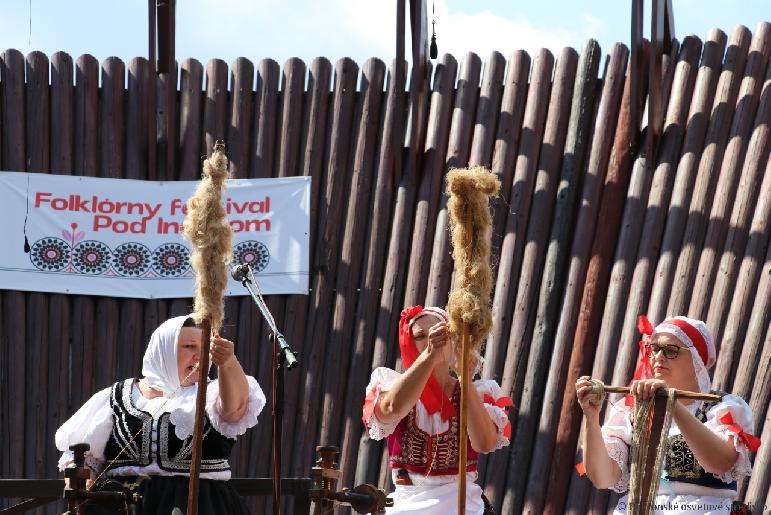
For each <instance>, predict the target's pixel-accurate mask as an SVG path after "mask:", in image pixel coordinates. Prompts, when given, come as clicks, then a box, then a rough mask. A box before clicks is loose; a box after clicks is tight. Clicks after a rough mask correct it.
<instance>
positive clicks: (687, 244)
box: [666, 25, 751, 314]
mask: <svg viewBox="0 0 771 515" xmlns="http://www.w3.org/2000/svg"><path fill="white" fill-rule="evenodd" d="M750 37H751V34H750V31H749V30H747V28H746V27H744V26H741V25H740V26H737V27H736V28H735V29H734V31H733V32H732V33H731V37H730V39H729V40H728V48H726V52H725V58H724V60H723V69H722V71H721V72H720V78H719V79H718V83H717V90H716V91H715V100H714V102H713V103H712V112H711V115H710V120H709V128H708V129H707V137H706V143H705V145H704V150H703V151H702V153H701V158H700V159H699V168H698V171H697V172H696V180H695V181H694V188H693V191H692V193H691V203H690V206H689V208H688V212H689V213H690V214H689V216H688V222H687V223H686V226H685V233H684V235H683V244H682V246H681V248H680V255H679V256H678V258H677V267H676V268H675V275H674V279H673V284H672V291H671V294H670V296H669V304H668V305H667V310H666V313H668V314H673V313H684V312H685V311H686V309H688V302H689V300H690V296H691V294H692V290H691V287H692V284H693V275H694V273H695V266H696V263H697V262H698V256H699V253H700V252H701V245H702V243H703V241H704V235H705V233H706V230H707V222H708V220H707V219H706V218H705V215H706V212H707V211H708V210H709V208H710V205H711V202H712V198H713V195H714V191H715V186H716V184H717V175H718V173H717V169H718V167H719V166H720V163H721V161H722V159H723V152H724V150H725V145H726V141H727V139H728V130H729V128H730V126H731V124H730V120H731V117H732V115H733V111H734V106H735V104H736V97H737V95H738V94H739V83H740V81H741V73H742V72H743V71H744V63H745V61H746V59H747V51H748V49H749V46H750Z"/></svg>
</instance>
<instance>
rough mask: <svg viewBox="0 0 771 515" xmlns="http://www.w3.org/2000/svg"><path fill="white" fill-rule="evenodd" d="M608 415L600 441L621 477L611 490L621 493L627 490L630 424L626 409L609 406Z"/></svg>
mask: <svg viewBox="0 0 771 515" xmlns="http://www.w3.org/2000/svg"><path fill="white" fill-rule="evenodd" d="M609 406H610V407H609V409H610V410H611V411H610V414H609V416H608V419H607V421H606V422H605V424H603V425H602V439H603V440H604V441H605V448H606V449H607V450H608V456H610V458H611V459H612V460H613V461H615V462H616V463H617V464H618V468H620V469H621V476H620V477H619V478H618V481H616V484H614V485H613V486H611V487H610V489H611V490H613V491H615V492H618V493H623V492H626V491H627V490H628V489H629V467H630V465H629V447H630V446H631V445H632V422H631V419H630V418H629V415H628V414H629V411H628V410H627V409H626V408H618V407H616V406H614V405H612V404H611V405H609Z"/></svg>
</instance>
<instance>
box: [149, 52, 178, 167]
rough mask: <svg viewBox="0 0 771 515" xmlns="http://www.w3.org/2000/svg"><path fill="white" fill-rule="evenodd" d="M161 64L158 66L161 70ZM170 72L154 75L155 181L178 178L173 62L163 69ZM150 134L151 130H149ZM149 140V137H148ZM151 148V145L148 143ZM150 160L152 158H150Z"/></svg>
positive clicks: (174, 72) (175, 71)
mask: <svg viewBox="0 0 771 515" xmlns="http://www.w3.org/2000/svg"><path fill="white" fill-rule="evenodd" d="M161 66H162V63H159V64H158V68H159V69H161ZM164 68H165V69H170V70H171V71H170V72H162V73H158V74H156V75H155V89H156V96H155V111H154V114H155V118H154V119H155V143H154V148H155V156H156V159H155V160H156V166H155V172H156V173H155V179H156V180H161V181H173V180H174V179H176V178H177V177H178V175H179V174H178V171H177V168H176V166H177V165H176V162H177V160H176V144H177V141H178V140H177V136H176V126H177V123H176V119H175V116H176V110H177V105H176V102H177V101H176V98H177V95H176V93H177V91H176V87H177V75H178V73H177V63H176V61H173V60H172V62H171V63H170V64H168V65H166V67H164ZM150 132H152V129H150ZM148 140H149V136H148ZM149 145H150V146H153V143H149ZM151 159H152V157H151Z"/></svg>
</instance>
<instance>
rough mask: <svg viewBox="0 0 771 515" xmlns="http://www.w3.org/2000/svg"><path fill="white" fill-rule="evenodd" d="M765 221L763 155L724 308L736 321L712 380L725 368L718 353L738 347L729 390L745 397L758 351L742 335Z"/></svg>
mask: <svg viewBox="0 0 771 515" xmlns="http://www.w3.org/2000/svg"><path fill="white" fill-rule="evenodd" d="M769 220H771V159H769V158H767V160H766V171H765V174H764V176H763V184H762V185H761V187H760V194H759V195H758V203H757V207H756V208H755V214H754V216H753V218H752V223H751V224H750V228H749V240H748V241H747V248H746V250H745V251H744V258H743V259H742V262H741V266H740V268H739V274H738V277H739V279H738V282H737V284H736V288H735V293H734V294H733V300H732V301H731V307H730V310H729V311H728V318H727V320H729V321H734V320H736V321H735V322H733V323H729V324H727V326H726V329H725V332H724V333H723V339H722V340H723V343H722V346H723V351H722V353H721V354H720V355H718V360H717V365H716V369H715V380H714V383H715V384H716V385H718V384H722V383H723V381H722V380H721V381H718V377H722V376H723V375H727V374H726V373H725V372H723V369H724V368H728V365H726V364H724V360H725V358H723V357H722V355H723V353H727V351H728V350H729V349H735V348H736V347H739V348H740V349H741V350H740V351H739V350H737V351H736V352H740V353H741V357H740V358H739V360H738V362H734V363H733V364H731V366H730V367H731V370H732V371H735V375H734V380H733V388H731V391H732V392H733V393H735V394H736V395H738V396H740V397H742V398H745V399H746V398H748V397H749V395H750V393H751V392H752V385H753V383H754V382H755V380H756V379H757V377H756V375H755V366H756V364H758V363H760V361H759V358H760V354H761V351H762V349H761V348H760V340H759V339H758V338H755V339H753V340H752V341H747V340H746V338H745V334H746V331H747V326H748V324H749V320H750V318H751V315H750V306H751V303H752V301H753V290H754V289H755V288H756V286H757V285H758V284H759V281H760V277H759V273H760V270H761V269H762V267H763V252H764V248H767V247H768V242H769V238H770V237H771V223H769ZM739 342H741V344H740V343H739Z"/></svg>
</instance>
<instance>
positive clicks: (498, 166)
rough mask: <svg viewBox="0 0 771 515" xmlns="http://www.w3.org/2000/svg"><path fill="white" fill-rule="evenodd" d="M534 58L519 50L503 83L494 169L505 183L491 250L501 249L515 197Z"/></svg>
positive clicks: (495, 211)
mask: <svg viewBox="0 0 771 515" xmlns="http://www.w3.org/2000/svg"><path fill="white" fill-rule="evenodd" d="M529 72H530V56H529V55H528V54H527V52H525V51H524V50H517V51H516V52H514V53H513V54H512V55H511V57H510V58H509V63H508V67H507V70H506V78H505V79H504V83H503V98H502V99H501V110H500V112H499V113H498V123H497V127H498V128H497V131H496V135H495V146H494V147H493V162H492V168H491V170H492V171H493V173H495V174H496V175H498V177H499V178H500V180H501V192H500V195H499V196H498V197H496V198H494V199H491V209H492V211H493V231H492V232H493V239H492V243H491V248H493V249H500V246H501V240H502V239H503V231H504V228H505V226H506V213H508V209H507V207H505V206H506V203H507V202H508V201H509V196H510V194H511V182H512V178H513V176H514V165H515V164H516V157H517V149H518V148H519V138H520V136H521V130H522V118H523V116H524V115H525V101H526V100H527V90H528V75H529Z"/></svg>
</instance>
